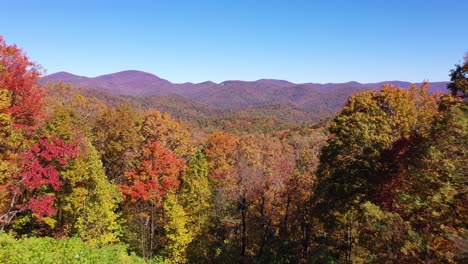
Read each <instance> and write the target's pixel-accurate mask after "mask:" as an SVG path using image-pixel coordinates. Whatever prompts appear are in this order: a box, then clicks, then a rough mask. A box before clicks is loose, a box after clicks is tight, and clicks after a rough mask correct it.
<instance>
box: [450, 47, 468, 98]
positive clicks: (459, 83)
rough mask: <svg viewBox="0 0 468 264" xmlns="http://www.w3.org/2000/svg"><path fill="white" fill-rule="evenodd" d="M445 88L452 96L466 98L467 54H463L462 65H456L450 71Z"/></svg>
mask: <svg viewBox="0 0 468 264" xmlns="http://www.w3.org/2000/svg"><path fill="white" fill-rule="evenodd" d="M447 88H448V89H449V90H450V91H451V92H452V95H454V96H460V97H462V98H466V97H467V92H468V52H467V53H466V54H465V58H464V62H463V64H461V65H460V64H456V65H455V69H453V70H451V71H450V83H449V84H448V86H447Z"/></svg>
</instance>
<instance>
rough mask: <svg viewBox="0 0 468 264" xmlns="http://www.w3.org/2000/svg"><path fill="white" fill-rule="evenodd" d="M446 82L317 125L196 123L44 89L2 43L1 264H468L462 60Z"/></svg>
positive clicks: (126, 101) (465, 69)
mask: <svg viewBox="0 0 468 264" xmlns="http://www.w3.org/2000/svg"><path fill="white" fill-rule="evenodd" d="M447 71H450V72H449V74H450V77H451V80H450V83H449V84H448V87H447V93H429V92H428V89H429V86H430V84H429V83H422V84H421V85H413V86H412V87H410V88H409V89H407V88H401V87H397V86H394V85H383V86H382V87H374V88H375V89H373V90H368V91H360V92H358V93H356V94H353V95H352V96H350V97H349V98H348V99H347V101H346V103H345V105H344V107H342V108H341V109H340V111H339V112H337V113H336V115H335V116H334V117H332V118H327V115H328V114H330V113H329V112H327V113H325V114H323V116H320V114H321V113H314V118H317V120H320V118H318V117H321V120H320V121H317V122H300V123H296V124H291V123H288V124H286V123H285V122H284V120H289V119H294V118H292V117H291V116H293V117H294V116H296V117H297V116H298V115H302V114H303V113H300V114H298V113H296V112H291V111H293V110H291V109H283V108H281V106H279V107H278V108H276V109H270V108H269V109H256V110H255V112H252V111H250V112H249V113H248V114H245V112H244V113H241V114H239V113H235V112H233V113H230V114H229V116H228V117H226V116H224V117H222V116H221V115H219V116H215V117H211V118H210V116H209V112H208V114H207V115H208V118H200V115H199V113H198V112H189V114H187V113H188V112H187V111H188V110H187V108H186V107H182V106H181V105H180V104H179V103H180V100H179V99H178V100H172V99H171V100H169V101H167V102H165V106H166V108H161V107H159V106H161V104H157V103H155V102H154V101H152V99H151V98H150V99H148V98H145V97H139V98H136V97H135V98H131V97H116V96H114V95H111V94H106V93H103V92H97V91H91V90H89V89H83V88H80V87H77V86H74V85H70V84H67V83H61V82H57V83H49V84H47V85H43V84H41V83H40V82H39V80H40V77H41V74H42V69H41V68H40V67H39V66H38V64H36V63H34V62H31V61H30V59H29V58H28V57H27V56H26V55H25V53H24V52H23V51H22V50H21V49H20V48H18V47H17V46H16V45H13V44H8V43H7V42H6V41H5V40H4V39H3V38H2V37H0V262H2V263H35V262H40V263H75V262H76V263H466V262H467V261H468V247H467V245H468V233H467V228H468V227H467V224H468V223H467V206H466V201H467V198H468V197H467V187H468V186H467V172H468V166H467V164H468V157H467V149H468V136H467V132H468V104H467V94H466V93H467V89H468V53H467V55H466V56H465V58H464V60H463V61H462V62H461V63H459V64H457V65H455V67H454V69H452V70H450V69H447ZM183 106H184V105H183ZM167 107H169V108H170V109H172V111H175V110H174V109H176V110H177V111H185V112H184V113H186V114H184V115H181V116H184V117H185V118H178V117H174V116H171V115H170V114H168V113H167V111H166V110H167ZM272 111H273V112H274V113H273V114H272ZM282 111H283V112H282ZM288 111H289V112H288ZM258 113H261V114H258ZM278 113H284V114H283V116H286V117H285V118H284V119H283V120H279V119H278V118H277V117H278ZM205 114H206V113H205Z"/></svg>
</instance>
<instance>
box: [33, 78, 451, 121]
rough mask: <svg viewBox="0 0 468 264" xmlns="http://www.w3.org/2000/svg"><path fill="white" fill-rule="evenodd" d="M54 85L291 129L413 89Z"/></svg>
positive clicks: (271, 83)
mask: <svg viewBox="0 0 468 264" xmlns="http://www.w3.org/2000/svg"><path fill="white" fill-rule="evenodd" d="M50 82H65V83H70V84H72V85H74V86H78V87H81V88H85V89H88V90H95V91H100V92H104V93H105V94H109V95H112V96H113V99H112V100H114V101H115V100H116V101H125V100H127V101H128V100H130V101H132V102H133V104H138V105H140V108H143V109H148V108H157V109H160V110H162V111H167V112H169V113H171V114H173V115H175V116H177V117H181V118H196V117H209V116H213V115H223V116H225V115H231V114H233V113H234V112H241V113H243V115H246V116H265V117H271V116H273V117H275V118H278V119H280V120H282V121H285V122H289V123H302V122H315V121H318V120H320V119H322V118H327V117H331V116H333V114H334V113H335V112H336V111H339V110H340V109H341V107H342V106H343V105H344V103H345V102H346V100H347V98H348V97H349V96H350V95H352V94H354V93H357V92H360V91H363V90H370V89H379V88H380V87H381V86H382V85H384V84H392V85H397V86H400V87H403V88H408V87H410V86H411V83H410V82H403V81H384V82H378V83H359V82H354V81H353V82H346V83H326V84H320V83H302V84H296V83H292V82H289V81H285V80H274V79H260V80H257V81H238V80H230V81H224V82H222V83H214V82H211V81H206V82H202V83H172V82H170V81H168V80H165V79H162V78H159V77H158V76H156V75H153V74H151V73H146V72H141V71H135V70H129V71H123V72H117V73H112V74H106V75H102V76H98V77H94V78H89V77H84V76H77V75H74V74H71V73H67V72H58V73H54V74H51V75H48V76H45V77H43V78H42V79H41V83H42V84H47V83H50ZM416 85H417V86H419V85H421V84H420V83H417V84H416ZM446 86H447V82H434V83H431V87H430V88H429V91H430V92H432V93H434V92H446V90H447V89H446ZM116 98H119V99H116ZM130 98H131V99H130Z"/></svg>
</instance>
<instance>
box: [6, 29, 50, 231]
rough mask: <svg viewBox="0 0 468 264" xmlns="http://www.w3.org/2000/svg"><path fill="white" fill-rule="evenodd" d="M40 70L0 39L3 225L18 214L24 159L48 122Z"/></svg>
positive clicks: (15, 47) (22, 54)
mask: <svg viewBox="0 0 468 264" xmlns="http://www.w3.org/2000/svg"><path fill="white" fill-rule="evenodd" d="M39 76H40V67H39V66H38V65H37V64H35V63H33V62H31V61H30V60H29V58H28V57H27V56H26V55H25V54H24V52H23V51H22V50H21V49H19V48H18V47H17V46H16V45H8V44H6V42H5V41H4V39H3V37H2V36H0V222H1V223H2V226H4V224H5V223H6V222H9V219H10V217H11V216H13V215H14V214H11V208H12V207H13V205H12V204H14V203H15V202H16V198H17V197H16V196H15V194H14V192H13V191H12V190H13V188H14V186H15V185H16V184H17V183H16V182H15V180H16V179H18V177H16V176H17V174H18V172H19V170H20V168H19V167H20V165H19V162H20V155H21V153H22V152H23V151H25V150H26V149H28V148H29V147H30V146H31V144H32V138H33V132H34V130H35V129H36V128H37V127H38V126H39V125H40V124H41V121H42V120H43V118H44V114H43V112H42V109H43V95H44V93H43V89H42V88H41V87H40V86H39V85H38V83H37V81H38V79H39Z"/></svg>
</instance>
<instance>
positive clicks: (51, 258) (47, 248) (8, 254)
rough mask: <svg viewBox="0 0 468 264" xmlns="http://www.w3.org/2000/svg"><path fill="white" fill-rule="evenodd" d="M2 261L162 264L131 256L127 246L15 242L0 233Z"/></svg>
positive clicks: (25, 239)
mask: <svg viewBox="0 0 468 264" xmlns="http://www.w3.org/2000/svg"><path fill="white" fill-rule="evenodd" d="M0 262H2V263H11V264H15V263H18V264H20V263H38V262H39V263H51V264H52V263H109V264H116V263H125V264H127V263H163V260H162V258H158V257H155V258H154V259H153V260H152V261H145V260H144V259H142V258H139V257H137V256H136V255H135V254H134V253H132V254H130V255H129V254H128V253H127V249H126V247H125V245H121V244H116V245H112V246H106V247H101V248H95V247H91V246H89V245H87V244H85V243H83V242H82V241H81V240H80V239H78V238H63V239H58V240H56V239H53V238H36V237H23V238H20V239H15V238H14V237H13V236H12V235H10V234H6V233H3V232H1V233H0Z"/></svg>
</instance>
